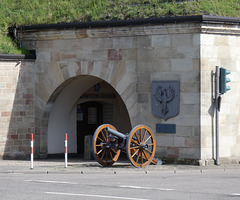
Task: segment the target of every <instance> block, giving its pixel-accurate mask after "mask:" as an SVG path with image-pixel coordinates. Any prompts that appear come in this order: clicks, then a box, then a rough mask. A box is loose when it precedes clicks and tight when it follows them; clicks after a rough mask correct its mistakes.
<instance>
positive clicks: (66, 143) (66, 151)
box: [65, 133, 67, 168]
mask: <svg viewBox="0 0 240 200" xmlns="http://www.w3.org/2000/svg"><path fill="white" fill-rule="evenodd" d="M65 167H66V168H67V133H65Z"/></svg>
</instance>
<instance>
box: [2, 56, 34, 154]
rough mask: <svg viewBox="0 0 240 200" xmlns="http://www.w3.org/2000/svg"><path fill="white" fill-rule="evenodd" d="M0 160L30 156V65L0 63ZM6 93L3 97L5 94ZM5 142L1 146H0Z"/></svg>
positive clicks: (32, 112) (31, 112) (31, 99)
mask: <svg viewBox="0 0 240 200" xmlns="http://www.w3.org/2000/svg"><path fill="white" fill-rule="evenodd" d="M0 68H1V70H4V72H5V73H1V75H0V78H1V81H2V83H4V85H2V86H3V87H2V90H1V91H0V93H1V95H0V96H1V97H5V98H7V101H6V100H4V99H5V98H0V104H1V106H0V107H1V108H0V114H1V117H0V126H1V132H0V138H1V140H0V141H1V142H0V156H1V157H4V158H19V157H20V158H27V156H28V155H29V154H30V149H29V142H30V140H29V134H30V133H31V132H33V131H34V125H35V124H34V106H33V104H29V101H32V102H33V99H34V92H35V90H34V78H33V77H34V75H33V72H34V62H22V63H21V64H20V65H16V62H15V61H5V62H0ZM5 91H7V93H5ZM3 141H5V142H3ZM2 142H3V143H2Z"/></svg>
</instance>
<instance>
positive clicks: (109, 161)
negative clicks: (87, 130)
mask: <svg viewBox="0 0 240 200" xmlns="http://www.w3.org/2000/svg"><path fill="white" fill-rule="evenodd" d="M106 127H109V128H111V129H113V130H115V131H116V130H117V129H116V128H115V127H114V126H112V125H110V124H103V125H101V126H99V127H98V128H97V130H96V131H95V133H94V135H93V156H94V157H95V159H96V160H97V161H98V163H99V164H101V165H104V166H111V165H113V164H114V163H115V162H116V161H117V159H118V157H119V155H120V150H119V149H116V148H114V147H112V146H111V145H109V144H110V140H111V138H110V137H109V136H110V135H111V134H110V133H109V132H107V131H105V130H104V129H105V128H106Z"/></svg>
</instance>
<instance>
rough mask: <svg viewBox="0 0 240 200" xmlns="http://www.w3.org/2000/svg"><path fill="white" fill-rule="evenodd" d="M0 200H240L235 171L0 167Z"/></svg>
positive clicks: (239, 181) (239, 176)
mask: <svg viewBox="0 0 240 200" xmlns="http://www.w3.org/2000/svg"><path fill="white" fill-rule="evenodd" d="M0 199H1V200H5V199H6V200H22V199H24V200H25V199H26V200H27V199H31V200H38V199H48V200H52V199H68V200H71V199H84V200H99V199H106V200H107V199H122V200H147V199H152V200H155V199H156V200H158V199H161V200H165V199H168V200H173V199H174V200H176V199H179V200H181V199H184V200H187V199H189V200H198V199H199V200H200V199H201V200H203V199H204V200H206V199H214V200H215V199H216V200H223V199H224V200H226V199H234V200H236V199H240V169H239V168H211V169H208V168H198V167H182V166H180V167H172V166H171V167H167V166H166V167H165V166H164V167H156V168H154V166H153V167H150V168H146V169H136V168H133V167H132V166H131V165H128V164H124V165H117V166H116V167H112V168H102V167H100V166H99V165H98V164H95V163H94V164H87V165H81V166H79V165H74V164H72V165H70V166H69V167H68V168H67V169H66V168H64V167H63V166H61V165H60V164H59V163H58V164H57V165H56V164H52V165H50V166H45V165H42V166H40V167H36V168H34V169H33V170H30V169H29V168H28V167H27V166H26V165H18V166H16V165H15V166H13V165H2V166H1V161H0Z"/></svg>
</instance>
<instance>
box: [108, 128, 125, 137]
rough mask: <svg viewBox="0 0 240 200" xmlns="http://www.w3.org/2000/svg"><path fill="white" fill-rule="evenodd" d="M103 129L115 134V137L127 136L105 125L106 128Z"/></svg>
mask: <svg viewBox="0 0 240 200" xmlns="http://www.w3.org/2000/svg"><path fill="white" fill-rule="evenodd" d="M105 131H107V132H109V133H111V134H113V135H115V136H117V137H120V138H123V139H126V138H127V136H126V135H125V134H123V133H120V132H118V131H115V130H113V129H111V128H109V127H106V128H105Z"/></svg>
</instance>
